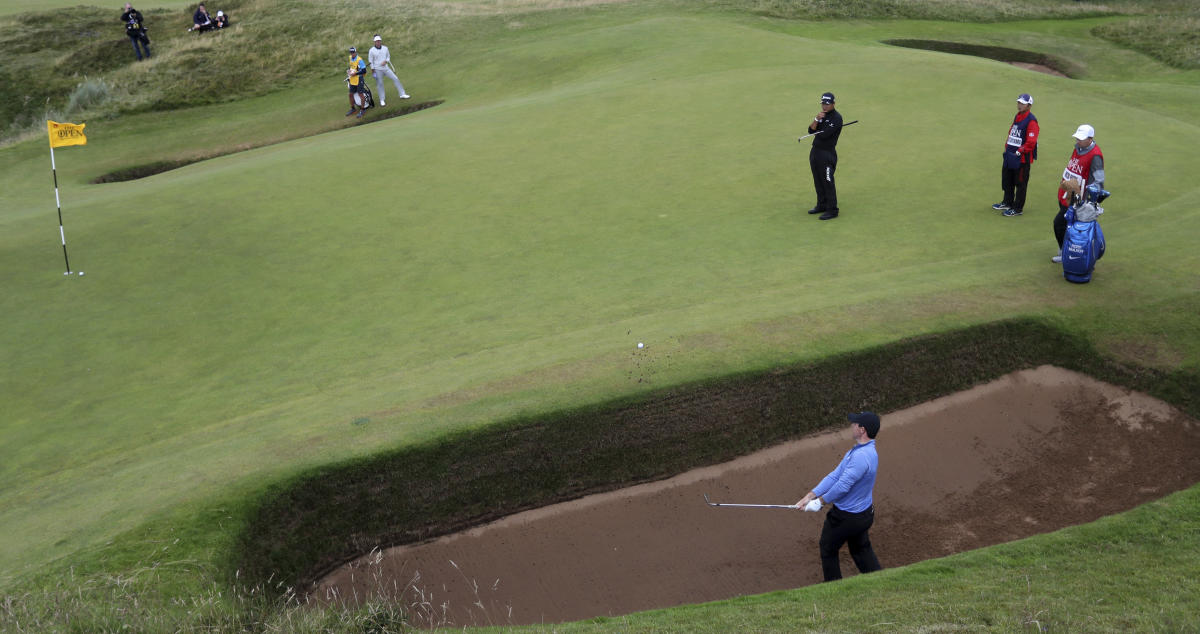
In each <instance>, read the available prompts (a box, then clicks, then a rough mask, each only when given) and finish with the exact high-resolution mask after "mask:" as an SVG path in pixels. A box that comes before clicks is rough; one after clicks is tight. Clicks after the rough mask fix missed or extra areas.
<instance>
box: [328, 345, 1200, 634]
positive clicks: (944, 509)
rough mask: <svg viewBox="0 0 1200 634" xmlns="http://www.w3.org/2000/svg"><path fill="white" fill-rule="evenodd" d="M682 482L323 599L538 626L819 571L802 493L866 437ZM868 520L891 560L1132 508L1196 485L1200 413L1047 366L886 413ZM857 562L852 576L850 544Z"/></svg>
mask: <svg viewBox="0 0 1200 634" xmlns="http://www.w3.org/2000/svg"><path fill="white" fill-rule="evenodd" d="M848 425H849V424H848V423H847V428H846V429H844V430H839V431H835V432H830V433H824V434H819V435H815V436H810V437H807V438H804V439H801V440H798V441H794V442H789V443H786V444H783V445H779V446H776V447H773V448H770V449H767V450H764V451H760V452H758V453H755V454H752V455H749V456H745V457H743V458H739V459H737V460H734V461H731V462H727V463H724V464H720V465H715V466H712V467H705V468H702V469H696V470H693V471H689V472H687V473H684V474H681V475H679V476H676V477H674V478H670V479H668V480H663V481H660V482H653V483H649V484H643V485H638V486H634V487H630V488H626V489H622V490H619V491H613V492H610V493H604V494H599V495H593V496H589V497H585V498H582V499H579V500H574V501H571V502H567V503H563V504H557V505H554V506H549V507H545V508H541V509H537V510H533V511H529V512H525V513H520V514H517V515H513V516H510V517H507V518H505V519H503V520H500V521H497V522H494V523H491V524H488V525H485V526H481V527H478V528H475V529H472V530H469V531H465V532H462V533H458V534H455V535H450V536H447V537H443V538H440V539H437V540H434V541H431V542H427V543H424V544H418V545H413V546H403V547H397V548H392V549H389V550H386V551H383V552H379V553H373V554H372V555H371V556H368V557H364V558H362V559H359V560H357V561H355V562H353V563H351V564H348V565H347V566H344V567H342V568H341V569H339V570H337V571H335V572H334V573H332V574H330V575H329V576H327V577H326V578H325V579H324V580H323V581H322V582H321V583H320V584H319V586H318V589H317V591H315V592H314V593H313V597H314V598H315V599H317V600H338V599H339V598H341V599H345V600H347V601H351V602H352V601H354V600H355V599H354V598H355V597H359V598H361V597H363V596H365V595H366V594H368V593H379V592H380V589H381V588H382V589H384V590H385V591H386V593H387V594H388V595H389V596H399V597H400V600H401V601H402V602H404V603H405V604H406V605H410V606H411V607H412V608H413V614H412V616H413V617H414V618H415V619H416V621H417V623H422V622H427V621H432V622H435V623H440V624H446V625H459V626H462V625H488V624H496V625H499V624H509V623H511V624H530V623H552V622H561V621H572V620H578V619H584V618H588V617H593V616H602V615H603V616H613V615H620V614H627V613H630V612H635V611H638V610H645V609H649V608H661V607H668V606H673V605H679V604H684V603H699V602H704V601H711V600H715V599H724V598H729V597H734V596H739V595H745V594H757V593H761V592H768V591H772V590H779V589H783V588H794V587H798V586H804V585H808V584H812V583H817V582H819V581H820V580H821V577H820V562H819V560H818V557H817V539H818V537H819V536H820V531H821V523H822V521H823V519H824V513H804V512H800V511H791V510H776V509H731V508H713V507H709V506H707V505H706V504H705V503H704V498H703V494H705V493H707V494H709V495H710V496H711V497H712V499H713V500H714V501H718V502H740V503H754V504H792V503H794V502H795V501H796V500H798V499H800V497H801V496H803V495H804V493H805V492H806V491H808V490H809V489H810V488H811V487H813V486H814V485H816V484H817V482H819V481H820V479H821V478H822V477H824V475H825V474H826V473H828V472H829V471H830V470H831V469H832V468H833V467H834V466H836V465H837V462H838V461H839V460H840V459H841V457H842V454H844V453H845V451H846V450H848V449H849V448H850V446H851V443H852V442H853V441H852V440H851V439H850V434H849V427H848ZM877 443H878V450H879V479H878V481H877V483H876V487H875V507H876V521H875V526H874V528H872V529H871V541H872V542H873V543H874V545H875V550H876V553H878V555H879V559H880V561H881V563H883V565H884V567H894V566H902V565H905V564H909V563H913V562H917V561H921V560H924V559H930V558H935V557H941V556H944V555H948V554H952V553H956V552H961V551H964V550H970V549H974V548H979V547H982V546H988V545H992V544H997V543H1001V542H1007V541H1011V540H1014V539H1018V538H1021V537H1026V536H1029V535H1033V534H1037V533H1044V532H1049V531H1053V530H1056V529H1059V528H1063V527H1065V526H1070V525H1074V524H1082V523H1086V522H1090V521H1092V520H1095V519H1097V518H1099V517H1102V516H1104V515H1109V514H1112V513H1117V512H1120V511H1125V510H1128V509H1130V508H1133V507H1134V506H1137V505H1139V504H1142V503H1144V502H1147V501H1150V500H1154V499H1157V498H1160V497H1162V496H1164V495H1166V494H1167V493H1171V492H1173V491H1177V490H1180V489H1183V488H1186V487H1188V486H1190V485H1192V484H1194V483H1196V482H1197V481H1200V461H1198V460H1196V459H1195V456H1196V454H1197V450H1198V449H1200V424H1198V423H1197V422H1196V421H1193V420H1191V419H1189V418H1187V417H1186V416H1184V415H1183V414H1181V413H1180V412H1178V411H1177V410H1175V409H1174V408H1172V407H1170V406H1169V405H1167V404H1165V403H1163V402H1161V401H1158V400H1156V399H1153V398H1151V397H1149V396H1146V395H1144V394H1140V393H1137V392H1131V391H1129V390H1125V389H1123V388H1118V387H1114V386H1112V385H1109V384H1105V383H1101V382H1098V381H1095V380H1093V379H1090V378H1088V377H1086V376H1083V375H1080V374H1076V373H1074V372H1069V371H1066V370H1062V369H1059V368H1054V367H1050V366H1043V367H1040V368H1037V369H1035V370H1026V371H1022V372H1017V373H1014V374H1010V375H1008V376H1005V377H1003V378H1000V379H998V380H996V381H993V382H991V383H988V384H986V385H982V386H979V387H976V388H973V389H971V390H968V391H965V392H960V393H957V394H953V395H951V396H947V397H944V398H940V399H937V400H935V401H931V402H928V403H925V404H922V405H920V406H917V407H913V408H910V409H906V410H902V411H898V412H891V413H887V414H884V415H883V425H882V428H881V431H880V434H879V437H878V439H877ZM842 570H843V574H845V575H846V576H850V575H852V574H856V570H855V568H854V565H853V563H851V562H850V560H849V557H848V556H847V555H846V554H845V550H844V549H843V561H842Z"/></svg>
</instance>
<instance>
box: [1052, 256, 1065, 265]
mask: <svg viewBox="0 0 1200 634" xmlns="http://www.w3.org/2000/svg"><path fill="white" fill-rule="evenodd" d="M1050 261H1051V262H1054V263H1055V264H1058V263H1059V262H1062V256H1061V255H1056V256H1054V257H1052V258H1050Z"/></svg>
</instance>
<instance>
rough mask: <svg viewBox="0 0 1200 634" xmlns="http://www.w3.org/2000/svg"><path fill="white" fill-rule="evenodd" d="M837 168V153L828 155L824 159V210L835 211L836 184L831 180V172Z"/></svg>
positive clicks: (836, 206) (836, 204)
mask: <svg viewBox="0 0 1200 634" xmlns="http://www.w3.org/2000/svg"><path fill="white" fill-rule="evenodd" d="M836 170H837V155H836V154H834V155H832V156H830V157H829V158H828V159H826V161H825V174H824V177H825V178H824V181H825V211H832V212H833V213H837V211H838V201H837V184H836V183H834V181H833V172H834V171H836Z"/></svg>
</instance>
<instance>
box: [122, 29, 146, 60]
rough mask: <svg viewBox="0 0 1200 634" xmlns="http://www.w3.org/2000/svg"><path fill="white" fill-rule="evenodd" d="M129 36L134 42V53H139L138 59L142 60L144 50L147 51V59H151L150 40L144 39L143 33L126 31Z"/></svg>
mask: <svg viewBox="0 0 1200 634" xmlns="http://www.w3.org/2000/svg"><path fill="white" fill-rule="evenodd" d="M125 35H128V36H129V41H130V42H132V43H133V54H134V55H137V58H138V61H139V62H140V61H142V51H143V50H145V51H146V59H150V42H149V41H147V40H143V39H142V34H141V33H126V34H125ZM139 47H140V48H139Z"/></svg>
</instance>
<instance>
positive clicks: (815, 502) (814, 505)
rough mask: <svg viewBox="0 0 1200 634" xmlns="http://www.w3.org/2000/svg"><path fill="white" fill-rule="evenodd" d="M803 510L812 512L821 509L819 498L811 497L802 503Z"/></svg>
mask: <svg viewBox="0 0 1200 634" xmlns="http://www.w3.org/2000/svg"><path fill="white" fill-rule="evenodd" d="M804 510H806V511H809V512H812V513H816V512H817V511H819V510H821V498H813V499H812V501H810V502H809V503H808V504H805V505H804Z"/></svg>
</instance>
